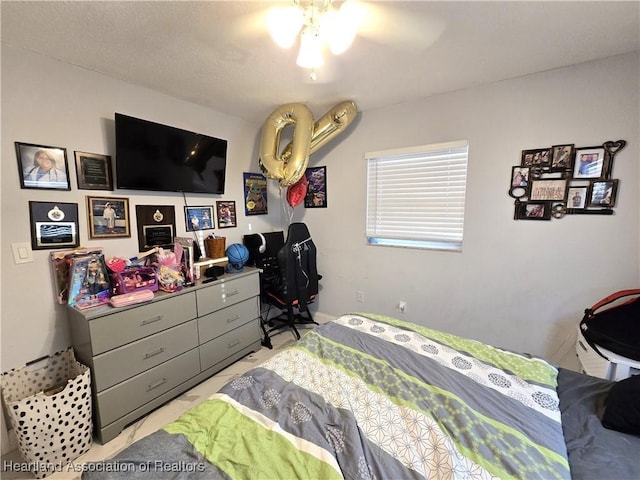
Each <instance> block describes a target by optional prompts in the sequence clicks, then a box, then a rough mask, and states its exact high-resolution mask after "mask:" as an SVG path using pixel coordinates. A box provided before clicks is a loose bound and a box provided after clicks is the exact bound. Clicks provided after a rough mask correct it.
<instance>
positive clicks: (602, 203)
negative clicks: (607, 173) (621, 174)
mask: <svg viewBox="0 0 640 480" xmlns="http://www.w3.org/2000/svg"><path fill="white" fill-rule="evenodd" d="M617 193H618V180H617V179H612V180H601V181H594V182H591V185H590V186H589V201H588V202H587V206H588V207H613V206H614V205H615V204H616V195H617Z"/></svg>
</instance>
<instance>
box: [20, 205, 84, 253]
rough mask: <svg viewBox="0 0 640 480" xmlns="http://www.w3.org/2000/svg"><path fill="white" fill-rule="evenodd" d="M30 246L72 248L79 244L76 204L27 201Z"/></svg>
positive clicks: (35, 248) (34, 248)
mask: <svg viewBox="0 0 640 480" xmlns="http://www.w3.org/2000/svg"><path fill="white" fill-rule="evenodd" d="M29 218H30V223H31V248H33V250H45V249H50V248H61V247H64V248H69V247H71V248H73V247H77V246H79V245H80V236H79V233H78V204H77V203H64V202H34V201H30V202H29Z"/></svg>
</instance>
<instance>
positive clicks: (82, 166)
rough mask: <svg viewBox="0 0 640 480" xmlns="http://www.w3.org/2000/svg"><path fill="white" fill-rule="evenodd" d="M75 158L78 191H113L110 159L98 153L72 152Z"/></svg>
mask: <svg viewBox="0 0 640 480" xmlns="http://www.w3.org/2000/svg"><path fill="white" fill-rule="evenodd" d="M73 153H74V155H75V157H76V176H77V177H78V190H113V174H112V167H111V157H110V156H109V155H100V154H98V153H86V152H77V151H75V152H73Z"/></svg>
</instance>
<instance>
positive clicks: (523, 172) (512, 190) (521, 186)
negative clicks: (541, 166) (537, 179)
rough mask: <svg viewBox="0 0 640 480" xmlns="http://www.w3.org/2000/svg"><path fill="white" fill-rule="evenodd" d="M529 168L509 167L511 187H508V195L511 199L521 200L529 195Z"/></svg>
mask: <svg viewBox="0 0 640 480" xmlns="http://www.w3.org/2000/svg"><path fill="white" fill-rule="evenodd" d="M529 170H530V167H521V166H519V165H517V166H514V167H511V186H510V187H509V195H511V196H512V197H513V198H522V197H525V196H526V195H527V194H528V193H529V183H530V179H529V175H530V172H529Z"/></svg>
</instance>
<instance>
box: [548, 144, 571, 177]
mask: <svg viewBox="0 0 640 480" xmlns="http://www.w3.org/2000/svg"><path fill="white" fill-rule="evenodd" d="M574 146H575V145H574V144H573V143H570V144H567V145H554V146H553V147H551V166H550V168H549V171H551V172H566V171H569V172H570V171H571V170H572V169H573V153H574V152H573V149H574Z"/></svg>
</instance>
